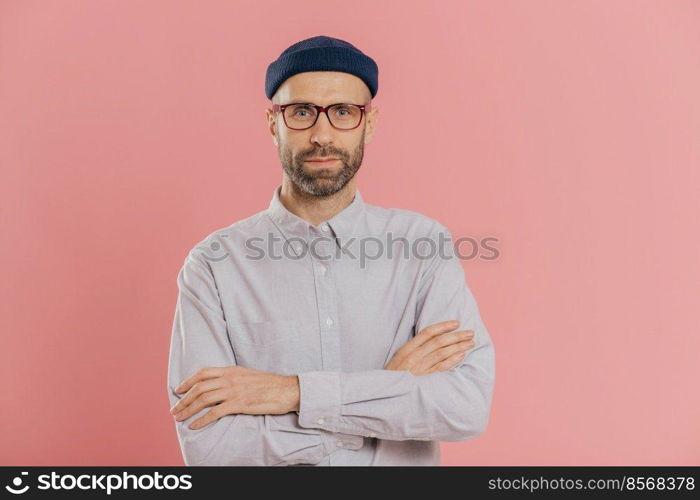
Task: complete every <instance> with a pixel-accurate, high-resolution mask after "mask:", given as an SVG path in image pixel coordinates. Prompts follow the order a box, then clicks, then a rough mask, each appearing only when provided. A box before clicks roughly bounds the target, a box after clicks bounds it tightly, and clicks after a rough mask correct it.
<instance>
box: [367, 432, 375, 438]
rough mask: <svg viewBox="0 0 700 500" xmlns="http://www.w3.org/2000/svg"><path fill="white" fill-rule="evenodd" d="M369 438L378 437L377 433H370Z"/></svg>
mask: <svg viewBox="0 0 700 500" xmlns="http://www.w3.org/2000/svg"><path fill="white" fill-rule="evenodd" d="M369 437H371V438H373V437H377V433H376V432H370V433H369Z"/></svg>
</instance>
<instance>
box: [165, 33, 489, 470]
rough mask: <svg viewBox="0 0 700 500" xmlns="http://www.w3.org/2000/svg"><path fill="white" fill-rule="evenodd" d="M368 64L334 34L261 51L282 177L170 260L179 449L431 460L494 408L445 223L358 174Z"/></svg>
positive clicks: (391, 461)
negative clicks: (245, 211) (265, 55)
mask: <svg viewBox="0 0 700 500" xmlns="http://www.w3.org/2000/svg"><path fill="white" fill-rule="evenodd" d="M377 75H378V69H377V65H376V63H375V62H374V61H373V60H372V59H371V58H370V57H369V56H367V55H365V54H364V53H362V52H361V51H360V50H359V49H357V48H356V47H354V46H353V45H351V44H349V43H347V42H345V41H342V40H338V39H335V38H330V37H326V36H318V37H313V38H309V39H307V40H303V41H301V42H298V43H296V44H294V45H292V46H291V47H289V48H288V49H286V50H285V51H284V52H282V54H281V55H280V57H279V58H278V59H277V60H276V61H274V62H273V63H271V64H270V66H269V67H268V70H267V76H266V82H265V91H266V95H267V97H268V98H269V99H271V101H272V104H273V105H272V107H271V108H270V109H268V110H266V118H267V123H268V127H269V131H270V133H271V136H272V140H273V142H274V144H275V145H276V146H277V148H278V152H279V158H280V162H281V164H282V167H283V176H282V184H281V185H280V186H277V188H276V189H275V191H274V193H273V196H272V200H271V202H270V205H269V207H268V208H267V209H266V210H264V211H261V212H259V213H257V214H255V215H253V216H251V217H248V218H246V219H243V220H240V221H238V222H236V223H234V224H232V225H230V226H228V227H226V228H223V229H221V230H218V231H215V232H213V233H211V234H210V235H209V236H207V237H206V238H205V239H204V240H202V241H201V242H200V243H199V244H198V245H196V246H195V247H194V248H193V249H192V250H191V251H190V252H189V254H188V255H187V258H186V259H185V262H184V265H183V267H182V269H181V270H180V273H179V275H178V278H177V283H178V286H179V295H178V301H177V307H176V312H175V319H174V324H173V332H172V341H171V347H170V365H169V372H168V395H169V398H170V401H171V404H172V405H173V407H172V408H171V413H172V414H173V416H174V418H175V421H176V429H177V434H178V437H179V440H180V445H181V448H182V452H183V456H184V459H185V462H186V464H187V465H303V464H308V465H437V464H439V461H440V452H439V441H440V440H444V441H460V440H466V439H471V438H474V437H476V436H479V435H480V434H482V433H483V432H484V430H485V428H486V426H487V422H488V419H489V413H490V407H491V399H492V392H493V385H494V380H495V361H494V347H493V343H492V342H491V339H490V336H489V333H488V332H487V330H486V328H485V326H484V324H483V322H482V320H481V317H480V315H479V311H478V308H477V304H476V301H475V300H474V297H473V296H472V294H471V292H470V290H469V288H468V286H467V284H466V282H465V277H464V271H463V269H462V267H461V265H460V263H459V262H458V260H457V258H456V257H455V255H454V248H453V246H452V243H451V241H452V240H451V235H450V233H449V232H448V231H447V229H446V228H445V227H444V226H442V225H441V224H440V223H438V222H437V221H435V220H433V219H431V218H429V217H426V216H424V215H421V214H419V213H416V212H412V211H409V210H401V209H395V208H391V209H387V208H382V207H379V206H375V205H370V204H367V203H365V201H364V199H363V198H362V196H361V194H360V192H359V190H358V189H357V188H356V176H355V174H356V173H357V171H358V169H359V168H360V165H361V163H362V158H363V152H364V145H365V144H367V143H368V142H369V141H370V140H371V138H372V135H373V133H374V130H375V126H376V123H377V117H378V109H376V108H374V109H373V108H372V106H371V99H372V98H373V97H374V96H375V95H376V92H377V86H378V78H377ZM397 243H398V244H397Z"/></svg>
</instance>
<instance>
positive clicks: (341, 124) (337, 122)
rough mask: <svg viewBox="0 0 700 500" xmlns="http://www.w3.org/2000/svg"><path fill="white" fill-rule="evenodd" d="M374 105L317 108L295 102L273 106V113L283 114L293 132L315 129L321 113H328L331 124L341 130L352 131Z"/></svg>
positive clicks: (342, 105)
mask: <svg viewBox="0 0 700 500" xmlns="http://www.w3.org/2000/svg"><path fill="white" fill-rule="evenodd" d="M371 106H372V104H371V103H370V104H346V103H338V104H329V105H328V106H317V105H316V104H311V103H308V102H306V103H302V102H294V103H289V104H273V105H272V111H274V112H278V111H280V112H282V117H283V118H284V124H285V125H286V126H287V128H290V129H292V130H306V129H308V128H311V127H313V126H314V125H315V124H316V121H317V120H318V117H319V116H320V115H321V113H326V118H328V121H329V122H330V124H331V125H332V126H333V127H334V128H337V129H340V130H352V129H355V128H357V127H359V126H360V123H361V122H362V116H363V115H364V114H365V110H366V111H369V110H370V109H371Z"/></svg>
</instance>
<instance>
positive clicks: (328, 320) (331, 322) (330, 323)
mask: <svg viewBox="0 0 700 500" xmlns="http://www.w3.org/2000/svg"><path fill="white" fill-rule="evenodd" d="M326 324H327V325H328V328H330V327H331V326H332V325H333V320H332V319H331V318H328V319H327V320H326Z"/></svg>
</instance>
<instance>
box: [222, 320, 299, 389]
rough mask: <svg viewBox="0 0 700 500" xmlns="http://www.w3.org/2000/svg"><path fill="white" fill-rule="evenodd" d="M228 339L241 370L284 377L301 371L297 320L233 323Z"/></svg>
mask: <svg viewBox="0 0 700 500" xmlns="http://www.w3.org/2000/svg"><path fill="white" fill-rule="evenodd" d="M228 335H229V339H230V340H231V345H232V346H233V351H234V355H235V357H236V363H237V364H238V365H239V366H245V367H248V368H252V369H255V370H262V371H266V372H271V373H278V374H281V375H292V374H294V372H295V370H297V368H298V360H299V357H300V354H301V353H300V352H299V350H300V339H299V325H298V323H297V322H296V321H295V320H292V319H276V320H270V321H245V322H243V321H240V322H232V323H230V324H229V325H228Z"/></svg>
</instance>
